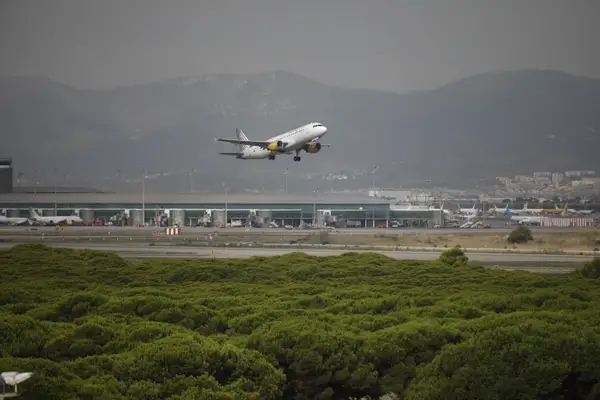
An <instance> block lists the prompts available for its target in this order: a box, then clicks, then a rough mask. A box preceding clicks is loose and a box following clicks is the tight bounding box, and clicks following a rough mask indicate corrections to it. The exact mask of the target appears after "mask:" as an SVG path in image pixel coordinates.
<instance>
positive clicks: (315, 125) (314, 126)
mask: <svg viewBox="0 0 600 400" xmlns="http://www.w3.org/2000/svg"><path fill="white" fill-rule="evenodd" d="M318 126H323V125H321V124H314V125H313V128H316V127H318Z"/></svg>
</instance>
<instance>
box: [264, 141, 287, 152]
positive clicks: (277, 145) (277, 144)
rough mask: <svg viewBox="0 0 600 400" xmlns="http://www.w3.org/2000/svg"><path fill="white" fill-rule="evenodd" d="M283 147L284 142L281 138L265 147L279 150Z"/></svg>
mask: <svg viewBox="0 0 600 400" xmlns="http://www.w3.org/2000/svg"><path fill="white" fill-rule="evenodd" d="M283 147H284V143H283V142H282V141H281V140H278V141H277V142H273V143H271V144H270V145H268V146H267V149H269V150H271V151H279V150H281V149H282V148H283Z"/></svg>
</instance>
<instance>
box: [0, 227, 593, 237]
mask: <svg viewBox="0 0 600 400" xmlns="http://www.w3.org/2000/svg"><path fill="white" fill-rule="evenodd" d="M514 228H515V227H514V226H506V227H501V228H488V229H469V228H465V229H461V228H439V229H431V228H345V229H327V230H328V232H330V233H331V234H340V235H348V236H373V235H481V234H491V233H495V234H499V233H504V234H508V233H509V232H511V231H512V230H513V229H514ZM164 230H165V228H155V227H146V228H143V227H142V228H138V227H118V226H66V227H64V229H63V230H61V231H57V230H56V229H55V228H54V227H50V226H40V227H30V226H6V225H5V226H0V237H5V236H7V235H11V234H12V235H23V234H27V235H36V234H37V235H41V234H42V233H43V234H47V235H61V236H68V235H86V236H105V235H113V236H114V235H119V236H127V235H132V236H144V235H146V236H152V235H156V234H157V233H158V234H163V233H164ZM321 230H322V229H299V228H296V229H283V228H203V227H187V226H186V227H183V228H182V229H181V233H180V235H179V236H194V235H207V234H209V233H214V232H218V233H224V234H269V235H270V234H272V235H279V236H299V235H308V234H310V233H315V232H320V231H321ZM532 230H533V231H534V232H535V231H538V230H539V231H544V232H570V231H577V230H581V228H536V227H532Z"/></svg>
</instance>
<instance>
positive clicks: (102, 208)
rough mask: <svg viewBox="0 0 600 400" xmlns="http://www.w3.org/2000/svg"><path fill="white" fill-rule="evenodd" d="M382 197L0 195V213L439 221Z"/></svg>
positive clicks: (293, 221) (191, 221)
mask: <svg viewBox="0 0 600 400" xmlns="http://www.w3.org/2000/svg"><path fill="white" fill-rule="evenodd" d="M392 202H393V201H386V200H383V199H378V198H372V197H368V196H362V197H361V196H353V197H350V196H348V195H335V194H317V195H315V196H304V197H302V196H297V195H296V196H290V195H270V196H265V195H242V194H240V195H233V194H230V195H228V196H225V195H220V194H206V195H200V194H172V195H165V194H145V195H144V196H143V198H142V196H141V194H139V195H136V194H107V193H57V194H56V195H55V194H46V193H43V194H42V193H38V194H22V193H19V194H17V193H13V194H4V195H0V209H2V210H3V211H4V212H6V213H9V214H10V215H13V216H23V217H28V216H29V209H30V208H33V209H35V210H38V212H39V213H40V214H44V215H49V214H51V213H53V212H54V209H55V208H56V211H57V214H58V215H61V216H62V215H65V216H66V215H72V214H73V213H76V214H79V215H80V216H82V218H83V214H85V218H84V219H85V220H86V221H89V220H91V219H93V218H102V219H105V220H107V219H109V218H114V217H115V216H117V215H127V216H129V218H130V219H131V221H132V222H131V224H133V225H138V224H142V223H152V221H153V220H154V219H155V218H157V217H158V216H161V215H167V216H173V218H175V219H177V221H178V223H179V224H181V223H182V222H183V223H184V224H185V225H197V224H198V223H203V222H205V221H209V220H210V221H213V222H218V223H219V224H224V223H225V220H227V221H232V220H236V221H241V222H242V223H247V222H248V221H252V220H254V219H255V218H258V219H261V220H265V218H266V219H267V220H268V221H273V222H275V223H277V224H278V225H280V226H281V225H292V226H300V225H301V224H302V223H304V224H310V223H312V222H313V221H315V222H316V223H317V224H319V223H321V224H322V225H323V224H327V225H332V226H338V225H349V226H356V227H359V226H360V227H378V226H391V225H392V224H393V223H394V221H396V224H400V225H404V226H422V227H426V226H433V225H438V224H442V223H443V214H442V212H441V211H440V210H397V209H393V207H392V206H391V203H392Z"/></svg>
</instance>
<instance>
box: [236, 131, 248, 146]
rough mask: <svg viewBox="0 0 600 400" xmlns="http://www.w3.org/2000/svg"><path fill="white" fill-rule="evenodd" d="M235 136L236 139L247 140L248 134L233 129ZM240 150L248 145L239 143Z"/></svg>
mask: <svg viewBox="0 0 600 400" xmlns="http://www.w3.org/2000/svg"><path fill="white" fill-rule="evenodd" d="M235 136H237V138H238V140H243V141H245V142H246V141H248V136H246V134H245V133H244V132H243V131H242V130H241V129H236V130H235ZM239 146H240V150H244V149H246V148H247V147H248V145H246V144H240V145H239Z"/></svg>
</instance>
